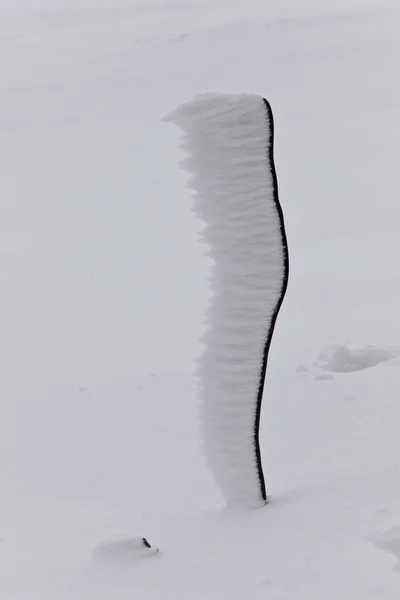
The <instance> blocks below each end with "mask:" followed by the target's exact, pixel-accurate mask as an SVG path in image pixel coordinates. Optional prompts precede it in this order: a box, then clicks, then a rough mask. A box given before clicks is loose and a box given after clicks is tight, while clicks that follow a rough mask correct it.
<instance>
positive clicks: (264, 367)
mask: <svg viewBox="0 0 400 600" xmlns="http://www.w3.org/2000/svg"><path fill="white" fill-rule="evenodd" d="M263 102H264V104H265V109H266V112H267V116H268V121H269V146H268V149H267V158H268V163H269V168H270V169H271V176H272V184H273V195H274V203H275V208H276V211H277V214H278V218H279V229H280V233H281V240H282V247H283V261H284V273H283V280H282V287H281V293H280V296H279V300H278V302H277V305H276V307H275V310H274V312H273V315H272V319H271V324H270V327H269V330H268V334H267V339H266V342H265V346H264V354H263V362H262V367H261V374H260V383H259V388H258V397H257V408H256V418H255V423H254V443H255V451H256V461H257V470H258V478H259V481H260V488H261V496H262V499H263V500H264V501H265V502H267V492H266V487H265V479H264V472H263V468H262V460H261V451H260V441H259V431H260V417H261V404H262V399H263V392H264V383H265V374H266V371H267V362H268V354H269V349H270V346H271V340H272V336H273V333H274V329H275V323H276V319H277V318H278V313H279V311H280V308H281V306H282V302H283V299H284V297H285V293H286V289H287V286H288V281H289V251H288V244H287V238H286V231H285V221H284V218H283V211H282V207H281V204H280V202H279V194H278V179H277V176H276V170H275V163H274V118H273V115H272V109H271V105H270V103H269V102H268V100H266V99H265V98H263Z"/></svg>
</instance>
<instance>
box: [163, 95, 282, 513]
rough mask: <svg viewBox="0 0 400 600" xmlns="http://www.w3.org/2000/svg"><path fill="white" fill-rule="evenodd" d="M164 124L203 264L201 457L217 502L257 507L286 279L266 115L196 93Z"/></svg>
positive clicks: (253, 103) (254, 100)
mask: <svg viewBox="0 0 400 600" xmlns="http://www.w3.org/2000/svg"><path fill="white" fill-rule="evenodd" d="M169 118H170V119H171V120H172V121H174V122H175V123H177V124H179V125H180V127H181V128H182V130H183V131H184V141H183V148H184V150H185V151H186V153H187V154H188V157H187V158H186V159H185V160H184V162H183V163H182V164H183V167H184V168H185V169H186V170H188V171H189V172H190V173H191V174H192V177H191V179H190V182H189V186H190V187H191V188H192V189H193V190H194V198H195V213H196V214H197V216H198V218H199V219H201V220H202V221H204V223H205V228H204V229H203V231H202V235H201V238H202V241H203V242H204V243H205V244H207V246H208V247H209V255H210V258H211V259H212V261H213V264H212V272H211V288H212V292H213V296H212V300H211V305H210V307H209V311H208V318H207V324H208V329H207V332H206V333H205V335H204V337H203V342H204V347H205V348H204V352H203V355H202V357H201V359H200V366H199V370H198V375H199V380H200V398H201V417H202V418H201V423H202V435H203V440H204V444H203V446H204V452H205V456H206V458H207V461H208V463H209V465H210V467H211V469H212V471H213V473H214V476H215V479H216V481H217V483H218V485H219V487H220V489H221V490H222V493H223V495H224V498H225V500H226V503H227V505H228V506H235V507H257V506H260V505H262V504H264V503H265V501H266V491H265V483H264V476H263V471H262V466H261V456H260V448H259V439H258V436H259V420H260V410H261V401H262V393H263V385H264V379H265V370H266V363H267V357H268V351H269V346H270V342H271V337H272V334H273V329H274V325H275V320H276V317H277V314H278V311H279V308H280V304H281V302H282V299H283V295H284V293H285V290H286V286H287V276H288V257H287V245H286V236H285V232H284V224H283V216H282V211H281V208H280V205H279V201H278V193H277V182H276V174H275V167H274V164H273V154H272V150H273V148H272V146H273V122H272V112H271V109H270V106H269V104H268V102H267V101H265V100H263V99H262V98H260V97H258V96H255V95H245V94H241V95H226V94H224V95H213V94H205V95H201V96H199V97H197V98H195V99H194V100H193V101H192V102H189V103H187V104H185V105H183V106H181V107H179V108H178V109H177V110H176V111H175V112H174V113H173V114H172V115H171V116H170V117H169Z"/></svg>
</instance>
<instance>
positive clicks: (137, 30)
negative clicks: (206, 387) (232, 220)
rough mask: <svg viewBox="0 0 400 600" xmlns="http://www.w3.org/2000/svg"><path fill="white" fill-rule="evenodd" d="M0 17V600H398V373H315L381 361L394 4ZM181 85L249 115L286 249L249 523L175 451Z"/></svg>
mask: <svg viewBox="0 0 400 600" xmlns="http://www.w3.org/2000/svg"><path fill="white" fill-rule="evenodd" d="M7 4H8V5H7ZM17 5H18V6H17ZM0 12H1V15H0V98H1V102H0V106H1V109H0V161H1V165H2V173H1V178H0V192H1V193H0V198H1V220H0V228H1V232H0V268H1V274H2V277H1V282H0V285H1V290H0V297H1V305H2V311H1V317H0V320H1V337H0V356H1V374H2V376H1V380H0V381H1V383H0V385H1V395H0V403H1V419H0V473H1V480H0V481H1V483H0V485H1V488H0V598H1V600H38V599H40V600H42V599H43V600H49V599H50V598H51V599H53V600H60V599H63V600H76V599H77V598H82V599H85V600H94V599H96V600H98V599H99V598H100V599H101V600H102V599H109V598H110V599H111V598H112V599H113V600H114V599H118V600H124V599H125V598H126V599H128V598H129V600H132V598H141V600H159V599H162V600H164V599H173V600H186V599H187V598H190V599H191V600H204V598H209V599H216V600H217V599H218V600H222V599H225V598H230V599H232V600H236V599H238V600H239V598H240V599H242V598H251V599H252V600H253V599H258V598H260V599H263V600H265V599H267V600H321V598H323V599H324V600H338V599H340V600H359V599H362V600H365V599H369V600H372V599H373V600H388V599H390V600H398V598H399V595H400V575H399V570H398V567H397V566H398V563H399V557H400V533H399V531H400V460H399V458H400V436H399V424H398V423H399V416H400V405H399V399H398V398H399V396H398V389H399V383H400V370H399V365H400V362H399V358H398V357H396V356H394V355H391V356H388V355H387V353H386V354H385V352H383V353H381V355H380V360H379V362H378V363H376V362H375V365H374V366H372V365H371V361H367V363H368V364H366V362H365V361H364V362H363V363H362V364H361V362H360V361H359V362H358V363H357V364H358V366H361V367H362V368H359V369H357V370H353V371H348V372H344V370H343V369H341V370H340V369H336V370H332V369H328V370H327V369H326V368H325V367H326V366H327V365H328V366H329V364H332V363H329V361H330V358H329V356H331V355H329V353H328V359H327V361H328V362H325V363H324V366H323V365H320V364H318V360H319V357H320V356H321V353H326V349H327V348H332V347H336V348H338V347H339V348H342V349H343V348H345V349H346V348H347V349H348V350H349V352H350V355H349V353H346V352H344V353H343V352H342V353H341V354H340V356H339V358H340V360H339V363H340V364H342V365H343V364H349V356H350V359H351V357H352V356H353V354H354V352H355V349H363V348H364V349H366V348H371V347H372V348H375V349H382V350H383V351H386V350H387V349H388V348H389V349H393V348H398V347H399V346H400V344H399V335H400V322H399V311H398V305H399V302H398V299H399V296H400V284H399V281H398V277H397V271H398V269H397V266H398V256H399V251H400V236H399V224H400V204H399V202H398V191H399V189H400V170H399V169H398V157H399V155H400V128H399V126H398V123H399V122H400V82H399V77H398V73H399V72H400V64H399V63H400V40H399V35H398V32H399V29H400V14H399V8H398V3H397V1H396V2H395V1H394V0H383V1H382V0H365V1H364V0H362V1H361V0H357V1H355V0H354V1H353V0H346V2H345V1H344V0H343V1H336V0H335V1H334V0H326V1H318V2H317V1H316V0H306V1H305V2H301V3H300V2H295V1H294V0H285V1H279V2H278V0H271V2H268V3H265V2H264V1H261V0H248V1H247V2H242V1H240V2H239V0H232V2H228V1H227V0H213V2H209V1H208V0H206V1H203V0H202V1H201V2H200V0H199V1H192V0H185V1H183V0H171V1H170V2H165V1H164V2H162V1H161V0H158V1H157V2H155V1H152V0H146V2H144V1H142V2H140V3H136V2H134V1H133V0H130V1H128V0H127V1H126V2H119V1H118V0H115V1H113V2H111V1H107V2H105V1H104V2H98V3H96V2H95V1H94V0H93V1H91V2H89V1H88V2H82V3H79V2H78V1H77V0H74V1H73V2H67V1H66V0H64V2H61V1H60V0H57V1H54V2H50V0H48V1H47V2H44V1H43V2H39V1H38V2H34V1H33V0H32V2H28V0H19V1H18V2H16V3H14V2H13V3H12V4H11V1H10V0H3V1H2V2H1V3H0ZM207 91H215V92H223V93H242V92H246V93H250V94H258V95H261V96H265V97H267V98H268V99H269V101H270V102H271V105H272V108H273V110H274V117H275V134H276V137H275V162H276V168H277V173H278V177H279V192H280V200H281V203H282V205H283V207H284V210H285V219H286V228H287V234H288V242H289V246H290V257H291V277H290V287H289V289H288V294H287V296H286V299H285V303H284V305H283V307H282V311H281V314H280V317H279V319H278V322H277V327H276V331H275V335H274V342H273V346H272V349H271V355H270V363H269V372H268V379H267V388H266V395H265V399H264V406H263V416H262V423H261V426H262V432H261V434H262V435H261V442H262V452H263V456H265V461H264V470H265V474H266V478H267V483H268V493H269V496H270V499H271V502H270V504H269V505H267V506H266V507H263V508H260V509H258V510H254V511H246V510H227V509H224V508H223V502H222V498H221V497H220V495H219V492H218V490H217V488H216V486H215V484H214V482H213V480H212V478H211V477H210V476H209V473H208V470H207V468H206V465H205V461H204V459H203V457H202V454H201V448H200V432H199V423H198V418H197V415H198V406H197V400H196V384H195V380H194V377H193V372H194V370H195V361H196V359H197V357H198V356H199V355H200V353H201V344H200V342H199V341H198V340H199V338H200V337H201V335H202V334H203V333H204V330H205V327H204V325H203V323H202V318H203V314H204V310H205V307H206V305H207V302H208V301H209V298H210V293H209V291H208V289H207V273H208V258H207V257H206V256H204V254H203V246H202V244H200V243H199V242H198V239H197V234H198V232H199V230H200V227H201V224H200V222H199V221H198V220H197V219H196V218H195V215H194V214H193V213H192V212H191V204H192V201H191V198H190V192H189V190H185V189H184V183H185V182H186V176H185V174H184V173H183V172H182V171H180V170H178V168H177V166H176V165H177V162H178V161H179V160H181V159H182V158H183V152H182V151H181V150H179V149H178V148H177V144H178V137H179V131H178V129H177V128H174V127H170V126H167V125H166V124H165V123H163V122H162V121H161V118H162V117H163V115H165V114H167V113H168V112H170V111H172V110H173V109H174V108H175V107H176V106H177V105H178V104H181V103H184V102H186V101H188V100H190V99H191V98H192V97H193V96H195V95H196V94H198V93H202V92H207ZM346 355H347V358H346ZM367 355H368V353H367ZM364 356H365V355H364ZM343 357H344V358H343ZM375 357H376V354H375ZM351 360H352V359H351ZM351 360H350V362H351ZM366 366H367V367H368V368H365V367H366ZM143 536H144V537H146V538H147V539H148V540H149V542H150V544H151V545H152V547H153V548H159V549H160V552H158V553H155V552H149V553H146V552H144V554H142V548H140V550H141V551H140V552H136V550H135V548H136V544H137V540H138V539H140V538H142V537H143ZM105 548H106V549H107V551H104V549H105ZM96 549H97V550H96ZM130 549H131V550H130Z"/></svg>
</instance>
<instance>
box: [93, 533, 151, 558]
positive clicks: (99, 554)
mask: <svg viewBox="0 0 400 600" xmlns="http://www.w3.org/2000/svg"><path fill="white" fill-rule="evenodd" d="M158 552H159V550H158V548H155V547H153V546H152V545H151V544H150V543H149V541H148V540H147V539H146V538H144V537H134V538H121V539H115V540H108V541H105V542H102V543H101V544H99V545H98V546H96V548H95V549H94V551H93V554H92V557H93V559H94V560H100V561H102V560H110V559H111V560H112V559H113V557H114V558H116V559H118V560H121V559H123V558H126V559H127V560H129V561H132V560H135V559H141V558H149V557H150V556H154V555H155V554H158Z"/></svg>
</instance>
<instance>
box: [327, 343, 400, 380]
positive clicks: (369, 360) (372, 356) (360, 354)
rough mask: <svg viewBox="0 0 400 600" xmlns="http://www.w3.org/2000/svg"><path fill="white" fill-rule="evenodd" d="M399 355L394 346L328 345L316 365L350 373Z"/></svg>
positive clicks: (336, 371) (335, 371) (337, 371)
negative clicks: (350, 346) (352, 347)
mask: <svg viewBox="0 0 400 600" xmlns="http://www.w3.org/2000/svg"><path fill="white" fill-rule="evenodd" d="M398 356H399V350H398V349H395V348H378V347H377V346H365V347H363V348H355V349H354V350H352V349H350V348H349V347H348V346H346V345H344V344H343V345H334V346H328V347H327V348H326V349H325V350H324V351H323V352H321V354H320V355H319V357H318V359H317V361H316V365H317V366H318V367H321V369H324V370H325V371H331V372H333V373H352V372H354V371H362V370H364V369H369V368H371V367H375V366H376V365H379V364H380V363H384V362H387V361H388V360H391V359H393V358H397V357H398Z"/></svg>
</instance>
